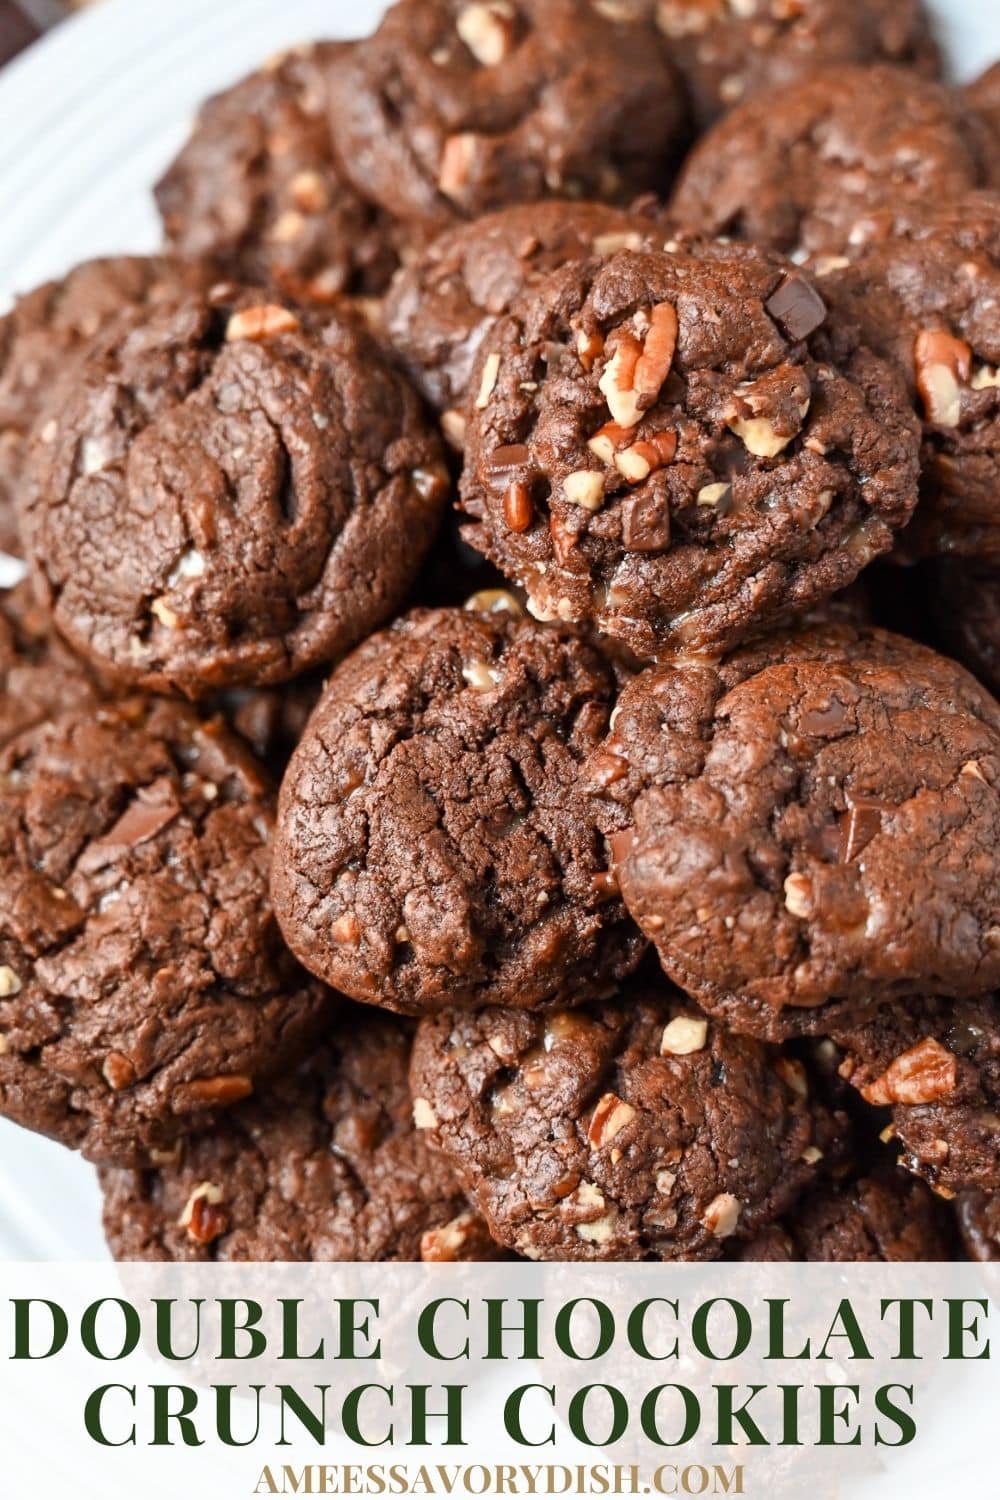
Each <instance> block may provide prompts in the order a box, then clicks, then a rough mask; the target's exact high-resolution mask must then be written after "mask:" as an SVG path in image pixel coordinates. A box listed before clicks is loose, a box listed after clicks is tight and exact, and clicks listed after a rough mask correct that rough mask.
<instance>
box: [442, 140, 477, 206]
mask: <svg viewBox="0 0 1000 1500" xmlns="http://www.w3.org/2000/svg"><path fill="white" fill-rule="evenodd" d="M478 150H479V137H478V136H477V135H475V134H473V132H472V131H469V130H466V131H462V132H460V133H459V134H458V135H450V136H449V137H448V139H447V140H446V141H445V143H444V150H443V151H442V153H441V168H440V171H439V173H438V187H439V188H440V189H441V192H442V193H444V195H445V197H446V198H457V197H458V196H459V195H460V194H461V192H462V190H463V188H464V187H465V185H466V183H467V182H468V180H469V177H470V175H471V173H472V167H473V163H474V162H475V160H476V154H477V152H478Z"/></svg>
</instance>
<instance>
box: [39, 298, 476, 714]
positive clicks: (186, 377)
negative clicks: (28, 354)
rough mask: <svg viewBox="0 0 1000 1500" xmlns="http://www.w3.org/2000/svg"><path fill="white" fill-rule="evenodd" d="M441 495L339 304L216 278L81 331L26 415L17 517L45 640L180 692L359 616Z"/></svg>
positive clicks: (294, 669)
mask: <svg viewBox="0 0 1000 1500" xmlns="http://www.w3.org/2000/svg"><path fill="white" fill-rule="evenodd" d="M447 493H448V481H447V476H446V472H445V469H444V466H443V461H442V457H441V453H440V449H439V445H438V442H437V439H436V437H435V436H434V435H433V433H432V432H431V430H430V429H429V427H428V426H427V425H426V422H425V419H424V416H423V414H422V411H421V409H420V403H419V400H418V398H417V395H416V393H415V392H414V391H412V390H411V389H410V388H409V386H407V385H406V384H405V383H404V381H403V380H402V378H401V377H400V376H398V375H396V374H395V373H394V372H392V371H390V370H389V369H388V368H387V367H386V366H385V365H384V364H383V362H382V360H381V359H380V357H379V354H378V352H377V350H376V348H375V346H374V344H373V343H372V341H371V340H370V339H369V338H368V336H367V335H366V334H365V333H363V332H362V331H361V329H360V327H359V326H358V325H357V324H356V323H355V321H354V320H351V319H340V318H335V317H329V316H327V315H325V314H323V315H320V314H319V313H306V312H302V313H298V314H296V313H293V312H291V311H289V310H288V309H287V308H285V307H283V306H281V305H279V304H277V303H269V302H262V301H261V294H259V293H253V292H243V293H239V294H237V293H235V292H233V291H232V290H231V289H224V290H222V291H220V290H219V289H217V292H216V293H215V294H209V295H205V296H200V295H199V296H190V297H185V298H181V299H179V300H178V301H175V302H172V303H170V304H169V305H166V306H164V307H162V308H160V309H157V311H156V312H155V313H154V314H152V315H150V314H146V315H144V316H139V315H134V314H123V315H122V316H121V318H120V319H119V320H118V321H117V322H116V324H115V325H114V327H113V328H112V329H110V330H109V331H108V333H107V335H106V336H105V337H103V338H102V339H100V340H98V341H97V342H96V344H95V345H94V347H93V349H92V351H91V353H90V355H89V356H88V357H87V359H86V361H85V362H84V363H83V364H82V365H81V367H80V370H79V371H78V372H77V375H76V378H75V381H74V384H73V388H72V390H71V391H69V392H67V394H66V397H65V399H64V400H63V401H62V403H61V405H60V408H59V410H58V411H55V410H53V412H52V413H51V414H50V416H49V418H48V421H46V422H43V423H41V424H40V425H39V427H38V429H37V431H36V433H35V437H34V439H33V457H32V470H31V475H30V482H29V485H28V488H27V493H26V496H25V500H26V507H25V511H24V514H23V518H22V519H23V529H24V538H25V543H26V547H27V551H28V556H29V559H30V561H31V564H32V567H33V570H34V574H35V578H36V581H37V583H38V585H39V587H40V588H41V589H43V590H44V592H45V594H46V596H47V599H48V601H49V602H50V604H51V607H52V612H53V615H54V618H55V623H56V626H57V628H58V629H59V630H60V631H61V632H62V634H63V635H65V637H66V638H67V640H69V641H70V642H71V644H73V645H74V646H75V647H76V648H77V649H78V650H79V651H80V652H81V653H82V654H85V655H88V656H90V657H92V658H93V659H94V660H95V661H97V662H98V663H100V664H102V665H103V666H104V667H106V668H107V669H109V670H111V671H113V672H114V673H115V674H117V676H118V677H119V678H120V679H122V680H125V681H128V682H132V683H139V684H141V685H142V686H144V687H150V688H154V689H156V690H157V691H170V690H175V691H180V692H183V693H185V694H188V695H190V696H198V695H204V694H206V693H208V692H210V691H213V690H216V689H219V688H222V687H226V686H241V685H254V686H266V685H269V684H272V683H275V682H280V681H283V680H285V679H287V678H289V677H294V676H297V675H299V674H300V673H302V672H304V671H306V670H308V669H310V668H312V667H315V666H317V665H319V664H321V663H323V662H326V661H329V660H331V659H332V658H334V657H335V656H337V655H339V654H341V653H342V652H344V651H346V650H348V649H349V648H350V647H351V646H353V645H354V644H355V642H357V641H358V640H359V639H361V638H362V637H363V636H364V635H366V634H367V633H368V631H370V630H371V629H373V628H374V627H375V626H376V625H378V624H380V623H381V622H382V621H383V620H384V619H385V618H386V617H387V616H389V615H390V614H391V613H392V612H393V610H394V609H395V608H396V607H397V606H398V605H399V604H400V602H401V601H402V599H403V597H404V596H405V594H406V591H407V589H408V588H409V586H410V584H411V583H412V581H413V579H414V577H415V576H416V573H417V571H418V569H419V567H420V563H421V560H422V558H423V555H424V553H425V552H426V550H427V548H428V547H429V545H430V542H431V540H432V538H433V535H434V531H435V529H436V527H437V524H438V522H439V520H440V516H441V512H442V509H443V507H444V503H445V500H446V497H447Z"/></svg>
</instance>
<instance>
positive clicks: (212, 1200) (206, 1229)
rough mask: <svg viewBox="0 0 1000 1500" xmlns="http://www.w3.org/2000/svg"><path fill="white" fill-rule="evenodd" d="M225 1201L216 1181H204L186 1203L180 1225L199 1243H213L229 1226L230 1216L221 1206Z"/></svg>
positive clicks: (178, 1221) (179, 1221) (179, 1220)
mask: <svg viewBox="0 0 1000 1500" xmlns="http://www.w3.org/2000/svg"><path fill="white" fill-rule="evenodd" d="M224 1201H225V1199H224V1195H223V1192H222V1189H221V1188H220V1187H216V1185H215V1183H214V1182H203V1183H202V1184H201V1186H200V1187H197V1188H195V1190H194V1192H193V1193H192V1194H191V1196H190V1198H189V1199H188V1201H187V1203H186V1204H185V1206H184V1212H183V1213H182V1214H181V1216H180V1218H179V1219H178V1220H177V1223H178V1226H179V1227H180V1228H181V1229H186V1230H187V1232H188V1234H189V1235H190V1237H191V1238H192V1239H193V1240H194V1241H195V1242H196V1243H197V1244H199V1245H211V1244H212V1242H213V1241H214V1240H217V1239H218V1238H219V1236H220V1235H222V1234H225V1232H226V1230H227V1228H228V1227H229V1219H228V1216H227V1214H226V1213H225V1211H224V1210H223V1209H222V1208H221V1207H220V1205H221V1204H222V1203H223V1202H224Z"/></svg>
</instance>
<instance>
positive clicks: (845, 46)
mask: <svg viewBox="0 0 1000 1500" xmlns="http://www.w3.org/2000/svg"><path fill="white" fill-rule="evenodd" d="M654 3H655V12H656V21H657V25H658V26H659V28H660V30H661V31H662V32H663V34H664V36H665V37H666V38H667V39H668V41H669V44H670V53H671V56H672V57H673V59H674V61H675V63H676V64H677V69H678V71H679V72H680V74H681V77H682V78H683V79H684V82H685V83H686V85H687V88H688V92H689V94H690V96H691V102H692V104H693V107H694V112H695V118H696V119H697V121H698V123H699V124H700V125H701V126H702V128H705V127H706V126H708V125H711V124H712V122H713V120H716V119H718V117H719V115H722V114H725V112H726V111H727V110H728V109H732V107H733V105H735V104H741V103H742V102H743V101H744V100H746V99H753V98H757V97H758V96H760V95H764V96H770V95H771V94H773V92H774V91H775V90H777V89H781V88H783V87H784V86H785V85H786V84H789V83H792V82H794V81H795V80H796V79H799V78H801V77H803V75H805V74H808V73H811V72H813V71H814V70H816V69H820V68H830V67H836V66H838V65H840V64H843V63H877V62H888V63H897V64H900V65H904V66H908V67H914V68H917V69H918V70H919V71H920V72H921V73H924V74H926V75H928V76H929V77H934V76H935V75H936V74H937V73H939V71H940V67H941V57H940V54H939V52H938V49H937V47H936V46H935V44H934V39H933V37H932V36H931V31H930V26H929V25H928V21H927V16H926V14H925V13H924V8H923V5H922V4H921V0H805V3H803V0H736V3H733V0H694V3H692V0H654Z"/></svg>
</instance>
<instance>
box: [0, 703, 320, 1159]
mask: <svg viewBox="0 0 1000 1500" xmlns="http://www.w3.org/2000/svg"><path fill="white" fill-rule="evenodd" d="M272 809H273V800H272V796H271V793H270V790H269V787H268V784H267V783H266V781H265V780H264V779H263V777H262V775H261V773H260V772H259V771H258V769H257V766H256V763H255V762H254V761H253V760H252V759H251V758H250V756H248V755H247V754H246V752H245V751H244V750H243V748H242V747H241V746H240V745H239V744H238V742H236V741H234V740H232V739H231V738H230V737H229V735H228V734H227V733H226V732H225V731H224V730H223V729H221V728H220V726H219V725H218V724H217V723H207V724H205V723H202V722H201V721H200V720H199V719H198V718H197V717H196V716H195V715H194V714H193V713H192V712H191V711H190V710H189V709H187V708H183V707H181V706H179V705H177V704H173V703H169V702H166V701H163V700H160V701H146V700H142V699H130V700H126V701H124V702H122V703H121V704H118V705H116V706H114V707H111V706H108V707H104V708H98V709H92V710H90V711H85V710H80V711H77V712H75V713H70V714H64V715H63V716H62V717H60V718H57V719H54V720H52V721H50V722H49V723H46V724H43V725H41V726H39V727H37V728H35V729H33V730H30V731H28V732H27V733H26V734H23V735H21V736H20V737H19V738H18V739H15V740H12V741H11V742H10V744H8V745H7V747H6V749H5V750H4V751H3V753H2V755H0V850H2V853H0V892H2V895H0V1113H2V1114H5V1115H7V1116H9V1117H10V1118H11V1119H13V1120H15V1121H17V1123H18V1124H21V1125H25V1126H27V1127H28V1128H29V1129H32V1130H38V1131H41V1132H42V1133H43V1134H46V1135H50V1136H52V1137H53V1138H54V1139H56V1140H59V1141H61V1142H63V1143H64V1144H65V1145H68V1146H74V1147H78V1148H79V1149H81V1150H82V1151H83V1152H84V1153H85V1154H86V1155H87V1156H88V1157H90V1158H91V1159H93V1160H96V1161H112V1162H119V1163H122V1164H131V1163H133V1162H136V1161H142V1160H144V1159H148V1157H149V1155H150V1153H152V1152H155V1151H157V1150H161V1149H163V1148H164V1147H165V1146H169V1145H170V1144H171V1143H172V1142H173V1141H174V1140H175V1139H176V1138H177V1136H179V1135H180V1134H181V1133H182V1132H184V1131H186V1130H190V1129H192V1128H194V1127H195V1126H197V1125H201V1124H211V1122H212V1119H213V1116H214V1113H215V1112H216V1111H217V1110H218V1109H219V1108H220V1107H224V1106H226V1105H229V1104H232V1103H234V1102H236V1101H238V1100H240V1099H243V1098H245V1097H247V1096H248V1095H249V1094H250V1093H252V1091H253V1089H254V1087H255V1084H256V1082H257V1080H258V1078H262V1077H265V1076H267V1075H268V1074H271V1073H275V1072H279V1071H280V1070H281V1069H282V1068H283V1067H286V1066H287V1065H288V1063H289V1062H290V1061H294V1059H295V1057H296V1055H297V1053H298V1051H299V1050H302V1049H304V1047H305V1046H306V1044H307V1043H308V1041H309V1040H310V1039H311V1037H312V1036H313V1035H314V1033H315V1032H316V1031H317V1029H318V1028H319V1027H320V1026H321V1024H322V1022H323V1020H324V1019H325V1017H326V1014H327V997H326V995H325V993H324V991H323V988H322V986H321V985H318V984H316V983H315V982H314V981H313V980H311V979H309V978H308V976H306V975H304V974H303V973H302V971H301V970H300V969H299V968H298V966H297V964H295V963H294V962H293V961H292V958H291V955H290V954H288V953H287V951H285V949H284V947H283V945H282V943H281V937H280V934H279V932H278V929H277V925H276V923H275V921H274V916H273V913H272V911H271V907H270V903H269V901H268V895H267V879H268V869H269V865H270V858H271V833H272V824H273V810H272Z"/></svg>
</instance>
